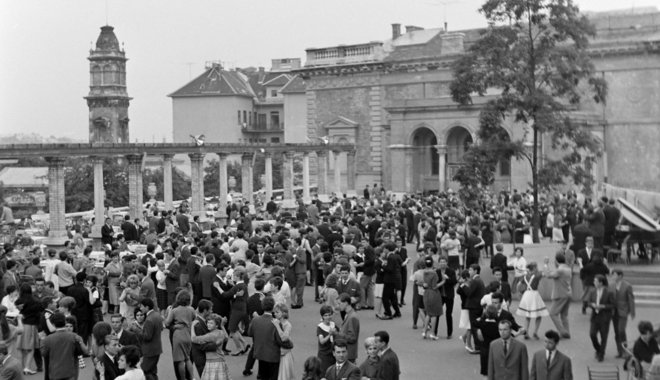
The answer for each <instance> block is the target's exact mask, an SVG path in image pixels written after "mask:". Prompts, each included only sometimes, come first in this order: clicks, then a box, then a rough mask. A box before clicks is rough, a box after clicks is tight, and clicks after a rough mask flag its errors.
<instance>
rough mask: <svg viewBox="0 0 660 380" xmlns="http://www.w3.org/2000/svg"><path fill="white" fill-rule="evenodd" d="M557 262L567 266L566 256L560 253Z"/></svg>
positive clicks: (556, 257)
mask: <svg viewBox="0 0 660 380" xmlns="http://www.w3.org/2000/svg"><path fill="white" fill-rule="evenodd" d="M555 261H556V262H557V263H559V264H565V263H566V256H565V255H564V254H563V253H561V252H558V253H557V254H556V255H555Z"/></svg>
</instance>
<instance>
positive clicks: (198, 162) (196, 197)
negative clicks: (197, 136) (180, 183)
mask: <svg viewBox="0 0 660 380" xmlns="http://www.w3.org/2000/svg"><path fill="white" fill-rule="evenodd" d="M188 156H189V157H190V197H191V202H190V203H191V205H190V208H191V209H192V215H193V216H199V217H200V219H205V218H206V209H205V208H204V153H190V154H189V155H188Z"/></svg>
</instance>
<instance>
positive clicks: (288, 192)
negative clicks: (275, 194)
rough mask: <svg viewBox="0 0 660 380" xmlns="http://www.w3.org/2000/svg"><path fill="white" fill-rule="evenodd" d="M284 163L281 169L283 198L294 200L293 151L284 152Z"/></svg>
mask: <svg viewBox="0 0 660 380" xmlns="http://www.w3.org/2000/svg"><path fill="white" fill-rule="evenodd" d="M282 155H283V158H284V164H283V169H282V180H283V187H284V199H285V200H294V199H296V198H295V196H294V195H293V152H284V153H283V154H282Z"/></svg>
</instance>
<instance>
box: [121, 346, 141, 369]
mask: <svg viewBox="0 0 660 380" xmlns="http://www.w3.org/2000/svg"><path fill="white" fill-rule="evenodd" d="M119 356H123V357H124V359H126V365H127V366H128V367H132V368H135V366H137V364H138V362H139V361H140V356H141V353H140V349H139V348H137V347H136V346H124V347H122V348H121V350H119Z"/></svg>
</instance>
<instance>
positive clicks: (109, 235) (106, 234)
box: [101, 218, 115, 245]
mask: <svg viewBox="0 0 660 380" xmlns="http://www.w3.org/2000/svg"><path fill="white" fill-rule="evenodd" d="M114 235H115V230H114V229H113V228H112V220H111V219H110V218H105V224H104V225H103V227H101V243H103V244H109V245H112V240H113V237H114Z"/></svg>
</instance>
